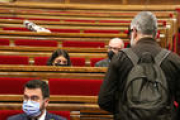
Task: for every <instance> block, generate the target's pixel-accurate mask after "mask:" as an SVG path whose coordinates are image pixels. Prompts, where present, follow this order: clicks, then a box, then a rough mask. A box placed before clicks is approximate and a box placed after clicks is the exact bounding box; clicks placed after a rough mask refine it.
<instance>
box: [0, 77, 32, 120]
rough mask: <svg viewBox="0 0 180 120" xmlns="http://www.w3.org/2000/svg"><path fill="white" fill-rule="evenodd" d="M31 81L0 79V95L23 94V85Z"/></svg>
mask: <svg viewBox="0 0 180 120" xmlns="http://www.w3.org/2000/svg"><path fill="white" fill-rule="evenodd" d="M33 79H35V78H11V77H0V94H23V86H24V84H25V83H26V82H28V81H30V80H33ZM0 120H1V119H0Z"/></svg>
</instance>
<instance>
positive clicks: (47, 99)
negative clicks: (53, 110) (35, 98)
mask: <svg viewBox="0 0 180 120" xmlns="http://www.w3.org/2000/svg"><path fill="white" fill-rule="evenodd" d="M44 103H45V107H47V106H48V103H49V98H45V101H44Z"/></svg>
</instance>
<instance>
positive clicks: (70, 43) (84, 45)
mask: <svg viewBox="0 0 180 120" xmlns="http://www.w3.org/2000/svg"><path fill="white" fill-rule="evenodd" d="M62 46H63V47H81V48H104V47H105V43H104V42H89V41H63V42H62Z"/></svg>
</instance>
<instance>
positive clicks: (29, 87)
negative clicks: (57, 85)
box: [8, 80, 66, 120]
mask: <svg viewBox="0 0 180 120" xmlns="http://www.w3.org/2000/svg"><path fill="white" fill-rule="evenodd" d="M49 96H50V93H49V87H48V84H47V83H46V82H45V81H41V80H32V81H29V82H27V83H26V84H25V86H24V98H23V100H24V101H23V105H22V108H23V111H24V113H22V114H18V115H14V116H12V117H9V118H8V120H51V119H52V120H66V119H65V118H63V117H60V116H57V115H54V114H50V113H48V112H47V111H46V107H47V105H48V103H49Z"/></svg>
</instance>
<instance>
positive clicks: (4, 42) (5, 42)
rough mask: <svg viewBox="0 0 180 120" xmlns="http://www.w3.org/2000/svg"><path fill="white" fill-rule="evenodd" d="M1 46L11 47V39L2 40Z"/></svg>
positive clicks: (0, 41)
mask: <svg viewBox="0 0 180 120" xmlns="http://www.w3.org/2000/svg"><path fill="white" fill-rule="evenodd" d="M0 45H2V46H9V39H4V38H0Z"/></svg>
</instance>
